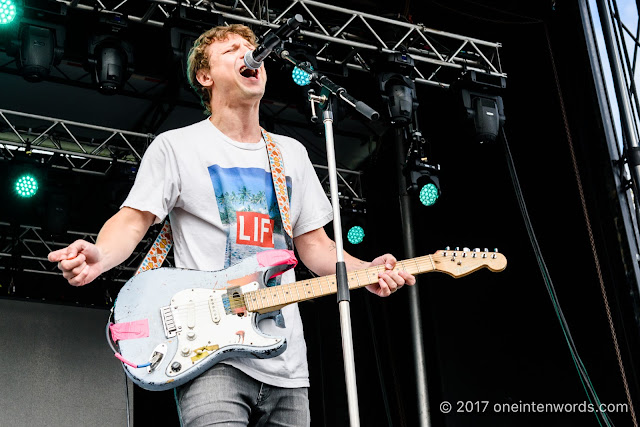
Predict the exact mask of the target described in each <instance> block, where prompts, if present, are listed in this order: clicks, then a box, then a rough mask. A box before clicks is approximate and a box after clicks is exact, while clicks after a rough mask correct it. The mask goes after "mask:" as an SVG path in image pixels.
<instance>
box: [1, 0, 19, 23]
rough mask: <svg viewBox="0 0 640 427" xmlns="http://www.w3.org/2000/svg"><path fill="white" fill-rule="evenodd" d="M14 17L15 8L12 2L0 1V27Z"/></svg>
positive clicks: (9, 0)
mask: <svg viewBox="0 0 640 427" xmlns="http://www.w3.org/2000/svg"><path fill="white" fill-rule="evenodd" d="M15 17H16V6H15V4H14V2H13V1H12V0H0V25H4V24H9V23H10V22H11V21H13V20H14V18H15Z"/></svg>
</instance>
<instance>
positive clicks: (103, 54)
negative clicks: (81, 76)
mask: <svg viewBox="0 0 640 427" xmlns="http://www.w3.org/2000/svg"><path fill="white" fill-rule="evenodd" d="M128 27H129V22H128V20H127V19H126V17H124V16H121V15H114V16H108V15H100V19H99V22H98V24H97V30H96V33H94V35H93V36H92V37H91V39H90V40H89V57H88V67H87V69H88V71H90V72H91V74H92V77H93V81H94V83H95V84H97V85H98V90H99V91H100V93H103V94H105V95H113V94H115V93H117V92H118V91H120V90H121V89H122V88H123V87H124V85H125V83H126V81H127V80H128V79H129V77H131V74H133V47H132V45H131V43H129V42H128V41H127V40H125V39H126V37H127V31H128Z"/></svg>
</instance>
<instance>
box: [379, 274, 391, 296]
mask: <svg viewBox="0 0 640 427" xmlns="http://www.w3.org/2000/svg"><path fill="white" fill-rule="evenodd" d="M378 285H380V291H379V292H378V295H380V296H381V297H388V296H389V295H391V290H390V289H389V285H388V284H387V282H385V281H384V279H383V278H380V279H378Z"/></svg>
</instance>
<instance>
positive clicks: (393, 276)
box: [367, 254, 416, 297]
mask: <svg viewBox="0 0 640 427" xmlns="http://www.w3.org/2000/svg"><path fill="white" fill-rule="evenodd" d="M376 265H384V267H385V270H384V271H383V272H381V273H379V274H378V283H375V284H373V285H369V286H367V290H368V291H369V292H372V293H374V294H376V295H378V296H380V297H388V296H389V295H391V294H392V293H394V292H395V291H397V290H398V289H400V288H401V287H403V286H404V285H409V286H412V285H415V284H416V278H415V277H414V276H413V275H412V274H409V273H407V272H406V271H404V270H394V268H395V266H396V258H395V257H394V256H393V255H391V254H384V255H382V256H379V257H378V258H376V259H374V260H373V261H372V262H371V264H370V265H369V267H373V266H376Z"/></svg>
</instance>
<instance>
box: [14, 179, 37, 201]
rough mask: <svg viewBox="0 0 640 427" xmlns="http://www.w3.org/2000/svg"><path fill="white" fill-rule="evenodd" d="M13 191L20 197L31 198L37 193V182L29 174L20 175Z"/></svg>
mask: <svg viewBox="0 0 640 427" xmlns="http://www.w3.org/2000/svg"><path fill="white" fill-rule="evenodd" d="M15 191H16V193H17V194H18V196H20V197H23V198H29V197H33V196H35V194H36V193H37V192H38V181H37V180H36V179H35V178H34V176H33V175H31V174H26V175H22V176H21V177H19V178H18V180H17V181H16V182H15Z"/></svg>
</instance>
